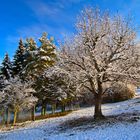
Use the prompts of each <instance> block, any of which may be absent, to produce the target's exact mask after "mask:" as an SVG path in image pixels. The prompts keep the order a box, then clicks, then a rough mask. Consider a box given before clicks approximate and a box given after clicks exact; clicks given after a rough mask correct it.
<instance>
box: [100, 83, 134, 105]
mask: <svg viewBox="0 0 140 140" xmlns="http://www.w3.org/2000/svg"><path fill="white" fill-rule="evenodd" d="M134 96H135V88H134V86H133V85H126V84H123V83H117V84H115V85H113V86H111V87H110V88H109V90H108V91H107V93H106V94H105V95H104V96H103V102H104V103H105V102H119V101H124V100H128V99H131V98H133V97H134Z"/></svg>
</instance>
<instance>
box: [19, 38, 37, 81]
mask: <svg viewBox="0 0 140 140" xmlns="http://www.w3.org/2000/svg"><path fill="white" fill-rule="evenodd" d="M25 48H26V50H25V53H24V66H23V69H22V71H21V76H22V79H24V80H25V79H26V78H27V77H28V76H29V77H28V78H29V79H31V77H33V76H34V73H33V69H34V66H35V65H36V61H35V59H36V55H37V53H38V48H37V45H36V42H35V41H34V39H33V38H30V39H28V38H27V39H26V43H25Z"/></svg>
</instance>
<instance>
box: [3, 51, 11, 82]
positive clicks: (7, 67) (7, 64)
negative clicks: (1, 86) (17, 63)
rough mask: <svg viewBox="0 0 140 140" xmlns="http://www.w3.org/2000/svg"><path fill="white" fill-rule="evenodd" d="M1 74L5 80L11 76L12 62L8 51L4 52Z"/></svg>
mask: <svg viewBox="0 0 140 140" xmlns="http://www.w3.org/2000/svg"><path fill="white" fill-rule="evenodd" d="M1 74H2V75H3V76H4V79H7V80H9V79H10V78H11V77H12V63H11V61H10V58H9V55H8V53H6V55H5V57H4V60H3V62H2V67H1Z"/></svg>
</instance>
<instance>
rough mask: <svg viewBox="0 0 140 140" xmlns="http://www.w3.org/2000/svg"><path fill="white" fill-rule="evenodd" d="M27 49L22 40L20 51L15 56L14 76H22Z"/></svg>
mask: <svg viewBox="0 0 140 140" xmlns="http://www.w3.org/2000/svg"><path fill="white" fill-rule="evenodd" d="M24 59H25V47H24V44H23V41H22V39H20V41H19V46H18V49H17V51H16V53H15V55H14V62H13V73H14V75H18V74H20V72H21V71H22V70H23V67H24Z"/></svg>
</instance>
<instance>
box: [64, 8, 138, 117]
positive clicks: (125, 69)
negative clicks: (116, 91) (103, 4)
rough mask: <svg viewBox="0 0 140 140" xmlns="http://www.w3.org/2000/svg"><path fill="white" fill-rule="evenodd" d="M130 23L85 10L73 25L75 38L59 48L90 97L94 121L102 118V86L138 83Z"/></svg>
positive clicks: (135, 54)
mask: <svg viewBox="0 0 140 140" xmlns="http://www.w3.org/2000/svg"><path fill="white" fill-rule="evenodd" d="M135 37H136V34H135V30H134V29H133V28H132V25H131V22H130V21H129V20H128V21H127V20H125V19H124V18H122V17H121V16H119V15H117V16H114V17H111V16H109V14H108V13H107V12H105V13H103V14H102V13H101V12H100V10H99V9H90V8H88V9H85V10H84V11H82V14H81V16H80V17H79V20H78V23H77V34H76V36H75V37H74V39H73V40H72V41H70V42H66V43H65V45H64V46H63V49H62V50H63V51H62V56H63V58H64V61H65V63H66V65H67V66H69V68H70V69H71V70H72V71H73V74H75V75H76V77H77V79H78V80H80V82H79V83H80V85H79V87H85V88H87V89H88V90H90V92H92V93H93V94H94V98H95V114H94V118H95V119H101V118H104V116H103V114H102V110H101V103H102V95H103V94H104V93H105V91H106V90H107V88H104V87H105V85H106V84H109V83H115V82H118V81H123V82H128V81H129V82H133V83H134V82H136V81H138V80H139V63H138V59H139V54H138V51H139V50H138V46H136V45H135V44H134V40H135Z"/></svg>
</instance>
